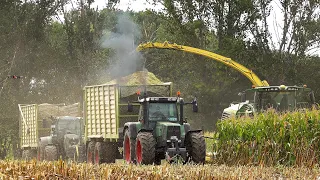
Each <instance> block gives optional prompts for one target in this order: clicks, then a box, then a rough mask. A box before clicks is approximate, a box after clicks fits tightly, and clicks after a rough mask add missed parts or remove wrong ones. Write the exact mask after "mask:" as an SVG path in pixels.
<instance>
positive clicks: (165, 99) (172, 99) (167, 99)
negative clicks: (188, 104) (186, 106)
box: [139, 97, 182, 103]
mask: <svg viewBox="0 0 320 180" xmlns="http://www.w3.org/2000/svg"><path fill="white" fill-rule="evenodd" d="M181 99H182V98H178V97H147V98H141V99H139V102H140V103H142V102H152V103H156V102H160V103H165V102H168V103H171V102H172V103H175V102H179V101H180V100H181Z"/></svg>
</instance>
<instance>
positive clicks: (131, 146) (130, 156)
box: [123, 129, 136, 163]
mask: <svg viewBox="0 0 320 180" xmlns="http://www.w3.org/2000/svg"><path fill="white" fill-rule="evenodd" d="M135 146H136V141H135V140H133V139H131V138H130V132H129V130H128V129H127V130H126V131H125V133H124V140H123V159H124V160H125V161H126V163H132V162H133V161H134V159H135V156H136V151H135Z"/></svg>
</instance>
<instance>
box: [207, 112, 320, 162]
mask: <svg viewBox="0 0 320 180" xmlns="http://www.w3.org/2000/svg"><path fill="white" fill-rule="evenodd" d="M217 134H218V136H217V141H215V142H214V144H213V151H214V152H215V154H216V156H215V157H213V158H214V159H213V160H214V161H215V162H217V163H226V164H229V165H235V164H240V165H246V164H252V165H266V166H274V165H289V166H292V165H295V166H308V167H310V166H311V167H312V166H314V165H315V164H317V163H318V160H319V157H320V149H319V148H320V141H319V140H320V139H319V138H320V111H319V110H316V109H313V110H306V111H304V112H287V113H277V112H275V111H272V110H270V111H267V112H265V113H260V114H257V115H256V116H255V117H254V118H249V117H247V118H246V117H245V118H239V119H236V118H231V119H228V120H224V121H219V122H218V123H217Z"/></svg>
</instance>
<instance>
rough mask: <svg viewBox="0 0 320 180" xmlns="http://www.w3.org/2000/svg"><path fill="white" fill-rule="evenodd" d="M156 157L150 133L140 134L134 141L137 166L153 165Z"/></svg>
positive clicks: (153, 141) (154, 142)
mask: <svg viewBox="0 0 320 180" xmlns="http://www.w3.org/2000/svg"><path fill="white" fill-rule="evenodd" d="M155 156H156V140H155V138H154V137H153V135H152V133H150V132H140V133H139V134H138V136H137V140H136V160H137V163H138V164H146V165H147V164H153V163H154V162H155Z"/></svg>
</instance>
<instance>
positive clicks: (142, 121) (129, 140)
mask: <svg viewBox="0 0 320 180" xmlns="http://www.w3.org/2000/svg"><path fill="white" fill-rule="evenodd" d="M177 95H178V96H177V97H148V96H147V95H146V93H144V95H143V96H142V97H140V96H139V98H138V101H137V102H136V103H140V111H139V118H138V122H129V123H126V124H125V128H124V129H125V131H124V143H123V145H124V154H123V157H124V159H125V161H126V162H127V163H130V162H137V163H139V164H153V163H155V164H160V163H161V160H162V159H166V160H168V161H169V162H176V161H180V162H187V161H188V160H193V161H194V162H196V163H204V160H205V150H206V149H205V141H204V137H203V134H202V132H201V130H193V131H192V130H190V124H189V123H187V122H186V121H185V119H184V117H183V108H184V105H187V104H191V105H192V106H193V108H192V109H193V111H194V112H198V104H197V101H196V99H194V100H193V101H192V102H190V103H185V102H184V101H183V98H181V97H180V93H177Z"/></svg>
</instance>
